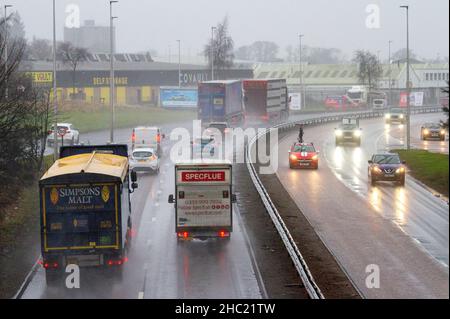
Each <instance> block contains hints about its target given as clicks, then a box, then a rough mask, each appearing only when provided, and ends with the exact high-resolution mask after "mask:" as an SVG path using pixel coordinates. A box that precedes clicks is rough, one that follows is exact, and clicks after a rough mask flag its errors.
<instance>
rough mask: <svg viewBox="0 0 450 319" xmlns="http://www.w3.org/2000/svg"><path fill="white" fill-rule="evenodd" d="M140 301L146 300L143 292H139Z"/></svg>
mask: <svg viewBox="0 0 450 319" xmlns="http://www.w3.org/2000/svg"><path fill="white" fill-rule="evenodd" d="M138 299H144V292H143V291H140V292H139V294H138Z"/></svg>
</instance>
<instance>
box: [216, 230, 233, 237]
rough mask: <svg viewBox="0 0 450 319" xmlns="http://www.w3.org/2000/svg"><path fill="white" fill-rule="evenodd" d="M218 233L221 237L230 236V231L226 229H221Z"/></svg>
mask: <svg viewBox="0 0 450 319" xmlns="http://www.w3.org/2000/svg"><path fill="white" fill-rule="evenodd" d="M218 235H219V237H220V238H225V237H230V232H228V231H226V230H221V231H219V233H218Z"/></svg>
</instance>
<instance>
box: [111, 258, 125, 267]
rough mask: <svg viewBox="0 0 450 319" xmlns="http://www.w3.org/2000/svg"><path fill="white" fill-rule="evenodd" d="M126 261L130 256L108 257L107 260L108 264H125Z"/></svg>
mask: <svg viewBox="0 0 450 319" xmlns="http://www.w3.org/2000/svg"><path fill="white" fill-rule="evenodd" d="M126 262H128V257H124V258H119V259H108V260H107V261H106V264H107V265H108V266H121V265H123V264H125V263H126Z"/></svg>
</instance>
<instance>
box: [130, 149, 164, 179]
mask: <svg viewBox="0 0 450 319" xmlns="http://www.w3.org/2000/svg"><path fill="white" fill-rule="evenodd" d="M130 168H131V170H133V171H135V172H152V173H156V174H158V173H159V158H158V156H157V155H156V153H155V150H154V149H153V148H137V149H135V150H133V152H132V153H131V156H130Z"/></svg>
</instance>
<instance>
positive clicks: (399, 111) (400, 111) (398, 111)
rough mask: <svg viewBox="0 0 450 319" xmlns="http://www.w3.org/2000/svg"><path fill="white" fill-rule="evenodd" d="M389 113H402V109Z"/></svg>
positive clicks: (392, 110)
mask: <svg viewBox="0 0 450 319" xmlns="http://www.w3.org/2000/svg"><path fill="white" fill-rule="evenodd" d="M390 112H391V113H403V110H402V109H391V110H390Z"/></svg>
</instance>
